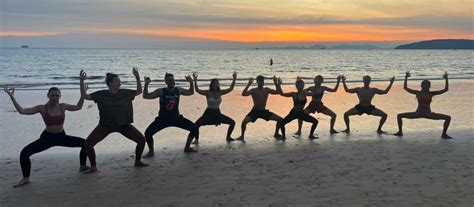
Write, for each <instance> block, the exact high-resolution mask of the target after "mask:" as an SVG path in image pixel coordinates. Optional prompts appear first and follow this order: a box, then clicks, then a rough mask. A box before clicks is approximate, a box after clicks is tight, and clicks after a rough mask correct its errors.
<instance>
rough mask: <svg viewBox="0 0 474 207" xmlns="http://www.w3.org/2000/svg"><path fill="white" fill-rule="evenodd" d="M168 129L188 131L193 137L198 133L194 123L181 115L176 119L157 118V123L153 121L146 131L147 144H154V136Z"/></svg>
mask: <svg viewBox="0 0 474 207" xmlns="http://www.w3.org/2000/svg"><path fill="white" fill-rule="evenodd" d="M167 127H179V128H181V129H185V130H188V131H189V133H190V136H193V137H194V136H195V134H196V131H197V130H196V128H195V127H194V123H193V122H192V121H190V120H188V119H186V118H184V117H183V116H182V115H179V117H176V118H168V117H156V119H155V121H153V122H152V123H151V124H150V126H148V127H147V128H146V130H145V138H146V142H148V143H153V135H155V134H156V133H158V132H159V131H160V130H162V129H164V128H167Z"/></svg>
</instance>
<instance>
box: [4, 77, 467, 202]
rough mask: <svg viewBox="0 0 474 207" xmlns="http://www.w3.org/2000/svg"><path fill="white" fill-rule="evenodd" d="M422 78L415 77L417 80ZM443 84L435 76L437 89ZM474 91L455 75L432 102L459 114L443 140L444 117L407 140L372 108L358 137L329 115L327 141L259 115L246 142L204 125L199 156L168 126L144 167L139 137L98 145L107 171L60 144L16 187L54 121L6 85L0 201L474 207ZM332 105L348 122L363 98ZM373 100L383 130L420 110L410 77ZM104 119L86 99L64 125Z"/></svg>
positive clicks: (283, 106)
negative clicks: (139, 161) (28, 152)
mask: <svg viewBox="0 0 474 207" xmlns="http://www.w3.org/2000/svg"><path fill="white" fill-rule="evenodd" d="M270 83H271V82H270V81H267V85H268V86H269V87H273V86H272V85H270ZM387 84H388V81H387V82H385V83H384V82H380V83H374V84H373V85H374V86H377V87H380V88H385V87H386V86H387ZM419 84H420V82H419V81H412V82H411V83H410V87H412V88H414V89H419ZM443 84H444V82H442V81H434V82H433V83H432V90H439V89H442V88H443V87H444V85H443ZM327 85H328V86H329V87H332V86H333V84H327ZM361 85H362V84H361V83H350V84H349V86H350V87H356V86H361ZM202 86H203V87H204V86H207V83H203V84H202ZM308 86H310V83H309V82H307V83H306V87H308ZM473 88H474V81H472V80H462V81H456V80H450V90H449V91H448V92H447V93H445V94H443V95H440V96H436V97H435V98H434V99H433V103H432V106H431V107H432V110H433V111H435V112H438V113H445V114H448V115H451V116H452V122H451V126H450V129H449V130H448V134H450V135H451V136H452V137H454V139H452V140H443V139H441V138H440V135H441V130H442V125H443V122H442V121H431V120H424V119H422V120H404V133H405V136H403V137H402V138H399V137H396V136H392V135H377V134H376V133H375V130H376V127H377V124H378V120H379V119H378V118H375V117H369V116H366V115H364V116H360V117H359V116H355V117H353V118H351V127H352V131H353V132H352V134H350V135H345V134H342V133H339V134H336V135H332V136H331V135H329V133H328V132H329V117H327V116H324V115H321V114H316V115H314V116H315V117H317V118H318V119H319V121H320V124H319V125H318V128H317V130H316V132H317V133H318V135H319V137H320V138H319V139H317V140H313V141H311V140H309V139H308V138H306V137H307V136H308V131H309V124H305V125H304V126H303V135H302V136H301V137H295V136H293V133H294V132H295V131H296V121H295V122H292V123H290V124H289V125H287V136H288V139H287V140H286V141H285V142H282V141H276V140H275V139H273V138H272V132H273V130H274V127H275V122H264V121H262V120H258V121H257V122H256V123H255V124H250V125H248V127H247V135H246V139H247V142H246V143H241V142H234V143H230V144H227V143H226V142H225V132H226V130H227V127H225V126H219V127H214V126H206V127H204V128H201V142H200V145H199V146H198V147H197V149H198V150H199V152H198V153H193V154H184V153H183V152H182V149H183V146H184V142H185V137H186V135H187V133H186V132H185V131H183V130H180V129H176V128H168V129H165V130H163V131H161V132H159V133H158V134H156V135H155V147H156V152H157V154H156V156H155V157H154V158H151V159H145V160H144V161H145V162H147V163H149V164H150V165H151V166H150V167H146V168H134V167H133V166H132V165H133V161H134V157H133V155H134V153H133V151H134V144H133V142H131V141H129V140H127V139H126V138H124V137H121V136H120V135H118V134H112V135H110V136H109V137H108V138H107V139H106V140H104V141H103V142H101V143H99V144H98V145H97V146H96V148H95V149H96V152H97V163H98V167H99V170H100V171H99V172H97V173H94V174H88V175H86V174H82V173H80V172H78V168H79V166H78V164H79V163H78V162H79V161H78V157H79V155H78V154H79V149H74V148H61V147H55V148H51V149H49V150H47V151H45V152H42V153H39V154H36V155H34V156H32V180H33V183H31V184H29V185H27V186H24V187H22V188H13V187H12V186H13V185H14V184H15V183H16V182H17V181H19V180H20V179H21V170H20V165H19V161H18V158H19V152H20V151H21V149H22V148H23V147H24V146H25V145H27V144H28V143H30V142H32V141H34V140H35V139H37V138H38V136H39V134H40V133H41V131H42V130H43V129H44V124H43V122H42V120H41V116H40V115H35V116H22V115H19V114H18V113H17V112H15V111H14V107H13V104H12V103H11V101H10V100H9V98H8V96H7V95H6V94H5V93H2V94H1V95H0V97H1V98H0V114H1V117H2V122H1V123H0V125H1V126H0V134H2V138H1V139H0V152H1V155H0V165H1V167H0V206H98V205H102V206H466V207H469V206H474V154H473V153H472V152H473V149H474V124H473V123H474V109H473V107H472V103H473V101H474V92H473V91H472V89H473ZM241 90H242V89H241V88H239V89H236V90H235V91H234V92H232V93H231V94H229V95H227V96H225V97H224V98H223V103H222V106H221V110H222V112H223V113H224V114H226V115H228V116H230V117H232V118H233V119H234V120H235V121H236V122H237V127H236V129H235V130H234V133H233V136H234V137H237V136H239V135H240V122H241V121H242V119H243V118H244V116H245V115H246V114H247V113H248V112H249V111H250V109H251V107H252V105H251V98H250V97H242V96H241V95H240V92H241ZM285 90H286V91H293V90H295V89H294V87H293V86H291V87H289V88H286V89H285ZM89 92H91V91H89ZM16 94H17V100H18V101H19V102H20V103H21V104H22V106H24V107H27V106H33V105H35V104H42V103H44V102H46V91H17V92H16ZM62 94H63V98H62V101H63V102H67V103H75V102H76V101H77V99H78V98H79V90H77V91H72V90H71V91H70V90H67V91H63V92H62ZM323 101H324V103H325V105H326V106H328V107H329V108H331V109H333V111H335V112H336V114H337V115H338V118H337V121H336V130H343V129H344V122H343V119H342V116H343V113H344V112H345V111H346V110H347V109H349V108H351V107H353V106H354V105H355V104H357V97H356V95H353V94H347V93H345V92H344V91H343V88H342V85H341V87H340V88H339V91H338V92H337V93H332V94H326V95H325V97H324V99H323ZM373 103H374V105H375V106H377V107H378V108H380V109H382V110H384V111H385V112H386V113H387V114H388V115H389V117H388V120H387V122H386V124H385V126H384V129H385V130H386V131H388V132H390V133H394V132H396V131H397V123H396V114H397V113H401V112H409V111H414V110H415V109H416V99H415V97H414V96H413V95H410V94H408V93H406V92H405V91H403V88H402V82H396V83H395V84H394V86H393V88H392V90H391V91H390V93H389V94H387V95H384V96H376V97H375V98H374V101H373ZM185 104H186V105H185ZM205 104H206V103H205V97H203V96H199V95H194V96H191V97H183V98H182V101H181V106H180V111H181V113H182V114H183V115H184V116H185V117H187V118H189V119H190V120H192V121H195V120H196V119H197V118H199V117H200V116H201V114H202V113H203V111H204V109H205V106H206V105H205ZM291 106H292V101H291V99H290V98H283V97H279V96H271V98H270V99H269V103H268V105H267V108H268V109H270V110H271V111H273V112H275V113H276V114H278V115H280V116H285V115H286V114H287V113H288V112H289V110H290V108H291ZM134 112H135V116H134V117H135V123H134V125H135V126H136V127H137V128H138V129H139V130H140V131H142V132H143V131H144V130H145V129H146V127H147V126H148V124H149V123H150V122H151V121H152V120H153V119H154V117H155V116H156V115H157V112H158V100H143V99H142V98H141V97H137V98H136V100H135V102H134ZM97 122H98V111H97V107H96V105H95V104H94V103H93V102H91V101H87V102H86V103H85V104H84V107H83V109H82V110H81V111H78V112H69V113H67V114H66V123H65V126H64V128H65V130H66V132H67V133H68V134H71V135H75V136H79V137H87V135H88V134H89V133H90V132H91V130H92V129H93V127H94V126H95V125H96V124H97ZM145 151H146V150H145Z"/></svg>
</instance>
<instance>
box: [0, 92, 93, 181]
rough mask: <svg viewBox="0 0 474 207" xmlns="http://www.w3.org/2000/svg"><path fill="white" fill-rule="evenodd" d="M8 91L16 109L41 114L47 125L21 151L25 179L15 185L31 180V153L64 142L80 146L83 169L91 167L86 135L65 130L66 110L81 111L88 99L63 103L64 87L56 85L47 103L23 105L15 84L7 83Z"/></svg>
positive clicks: (49, 94) (68, 144)
mask: <svg viewBox="0 0 474 207" xmlns="http://www.w3.org/2000/svg"><path fill="white" fill-rule="evenodd" d="M4 90H5V92H6V93H7V94H8V95H9V96H10V98H11V100H12V102H13V105H14V106H15V109H16V110H17V111H18V113H20V114H24V115H33V114H37V113H39V114H41V116H42V117H43V121H44V123H45V125H46V128H45V130H44V131H43V132H42V133H41V136H40V138H39V139H37V140H36V141H34V142H32V143H30V144H28V145H27V146H26V147H25V148H23V149H22V150H21V153H20V165H21V171H22V173H23V179H21V180H20V182H18V183H17V184H16V185H14V186H13V187H20V186H23V185H26V184H28V183H30V182H31V178H30V172H31V161H30V157H31V156H32V155H34V154H36V153H39V152H42V151H44V150H47V149H49V148H50V147H55V146H62V147H80V148H81V151H80V153H79V163H80V167H79V171H84V170H87V169H89V167H88V166H87V165H86V159H87V154H86V152H85V151H84V139H83V138H79V137H73V136H70V135H66V132H64V128H63V126H64V120H65V117H66V115H65V112H66V111H78V110H81V108H82V105H83V104H84V99H83V98H82V97H81V98H80V99H79V101H78V102H77V104H76V105H70V104H67V103H60V102H59V99H60V98H61V91H60V90H59V88H56V87H52V88H50V89H49V90H48V94H47V96H48V99H49V100H48V102H46V104H44V105H37V106H34V107H32V108H23V107H22V106H21V105H20V104H19V103H18V102H17V101H16V99H15V88H9V87H7V86H5V88H4Z"/></svg>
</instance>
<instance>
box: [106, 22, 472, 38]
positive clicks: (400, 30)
mask: <svg viewBox="0 0 474 207" xmlns="http://www.w3.org/2000/svg"><path fill="white" fill-rule="evenodd" d="M100 31H102V32H111V33H125V34H134V35H146V36H167V37H181V38H191V39H206V40H219V41H231V42H356V41H374V42H376V41H412V40H422V39H423V40H424V39H439V38H470V39H472V38H474V34H471V33H463V32H458V31H452V30H441V29H417V28H410V27H395V26H369V25H319V26H312V25H307V26H290V25H279V26H270V27H257V28H254V29H185V28H170V29H101V30H100Z"/></svg>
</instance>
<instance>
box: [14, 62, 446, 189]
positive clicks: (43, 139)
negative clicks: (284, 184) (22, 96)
mask: <svg viewBox="0 0 474 207" xmlns="http://www.w3.org/2000/svg"><path fill="white" fill-rule="evenodd" d="M133 75H134V77H135V79H136V83H137V88H136V90H129V89H121V88H120V86H121V81H120V78H119V76H118V75H116V74H112V73H107V74H106V77H105V82H106V84H107V86H108V89H107V90H99V91H96V92H94V93H90V94H89V93H87V89H88V88H87V86H86V85H85V84H84V80H85V79H86V73H85V72H84V71H81V72H80V91H81V98H80V99H79V101H78V102H77V104H75V105H70V104H66V103H60V102H59V99H60V98H61V92H60V90H59V89H58V88H56V87H52V88H50V89H49V91H48V94H47V96H48V99H49V100H48V102H47V103H46V104H44V105H37V106H35V107H32V108H23V107H22V106H21V105H20V104H19V103H18V102H17V101H16V99H15V97H14V91H15V89H14V88H10V87H7V86H5V92H6V93H8V95H9V96H10V98H11V100H12V102H13V104H14V106H15V108H16V110H17V111H18V112H19V113H20V114H27V115H31V114H36V113H40V114H41V116H42V117H43V120H44V123H45V125H46V129H45V130H44V131H43V133H42V134H41V136H40V138H39V139H37V140H36V141H34V142H32V143H30V144H29V145H27V146H26V147H25V148H23V150H22V151H21V154H20V164H21V169H22V173H23V179H22V180H21V181H20V182H19V183H18V184H16V185H15V187H18V186H22V185H25V184H27V183H30V182H31V180H30V170H31V162H30V156H31V155H33V154H35V153H38V152H41V151H44V150H46V149H48V148H50V147H53V146H65V147H81V151H80V168H79V170H80V171H84V172H95V171H97V166H96V156H95V151H94V146H95V145H96V144H97V143H99V142H100V141H102V140H103V139H104V138H105V137H107V135H109V134H110V133H113V132H119V133H121V134H122V135H123V136H125V137H127V138H128V139H130V140H132V141H134V142H136V143H137V145H136V149H135V166H137V167H141V166H148V164H146V163H144V162H142V161H141V158H142V153H143V150H144V148H145V143H146V144H147V145H148V148H149V151H148V152H147V153H146V154H145V155H144V156H143V157H152V156H154V152H155V151H154V145H153V136H154V135H155V134H156V133H157V132H159V131H160V130H162V129H164V128H167V127H179V128H182V129H185V130H188V131H189V135H188V137H187V140H186V144H185V148H184V151H185V152H195V151H196V150H195V149H193V148H192V147H191V144H198V143H199V128H200V127H201V126H204V125H216V126H217V125H220V124H227V125H229V128H228V131H227V135H226V140H227V141H228V142H231V141H235V140H240V141H243V142H244V141H245V131H246V126H247V124H248V123H249V122H255V121H256V120H257V119H264V120H266V121H269V120H272V121H276V127H275V132H274V137H275V138H276V139H278V140H284V139H285V138H286V134H285V125H286V124H287V123H289V122H291V121H292V120H295V119H297V120H298V130H297V132H296V134H297V135H300V134H301V127H302V122H303V121H306V122H310V123H311V124H312V125H311V130H310V134H309V138H310V139H317V137H316V136H315V135H314V131H315V129H316V127H317V125H318V120H317V119H316V118H314V117H312V116H311V115H310V114H311V113H315V112H318V113H322V114H325V115H327V116H330V117H331V120H330V130H329V131H330V133H331V134H334V133H338V132H337V131H336V130H335V129H334V124H335V121H336V114H335V113H334V112H333V111H332V110H331V109H329V108H328V107H326V106H325V105H324V104H323V102H322V98H323V96H324V93H325V92H326V91H327V92H336V91H337V90H338V87H339V83H340V81H341V80H342V83H343V86H344V90H345V91H346V92H348V93H356V94H357V96H358V98H359V104H357V105H356V106H355V107H354V108H351V109H349V110H348V111H347V112H345V113H344V122H345V124H346V129H345V130H344V131H343V132H345V133H350V125H349V117H350V116H353V115H362V114H364V113H365V114H368V115H373V116H379V117H381V119H380V122H379V126H378V129H377V133H386V132H384V131H383V130H382V126H383V124H384V123H385V121H386V119H387V114H386V113H385V112H383V111H382V110H380V109H378V108H376V107H375V106H374V105H372V98H373V97H374V96H375V94H387V93H388V92H389V90H390V88H391V87H392V84H393V82H394V81H395V77H393V78H391V79H390V84H389V85H388V87H387V88H386V89H385V90H381V89H377V88H373V87H370V82H371V78H370V76H364V78H363V82H364V86H363V87H357V88H348V87H347V85H346V77H345V76H342V75H341V76H338V77H337V83H336V85H335V87H334V88H329V87H327V86H323V85H322V83H323V81H324V79H323V77H322V76H320V75H318V76H316V77H315V78H314V86H311V87H309V88H306V89H305V88H304V81H303V80H302V79H300V78H297V80H296V83H295V85H296V89H297V90H296V91H295V92H283V90H282V87H281V85H282V80H281V79H280V78H277V77H275V76H274V77H273V82H274V85H275V89H271V88H268V87H264V79H265V78H264V77H263V76H257V78H256V80H257V87H256V88H252V89H249V88H250V86H251V85H252V83H253V81H254V79H253V78H250V79H249V82H248V84H247V86H246V87H245V88H244V90H243V92H242V95H243V96H252V100H253V104H254V105H253V108H252V110H251V111H250V112H249V113H248V114H247V115H246V116H245V118H244V120H243V121H242V124H241V136H240V137H239V138H237V139H233V138H232V137H231V135H232V132H233V130H234V127H235V121H234V120H233V119H232V118H230V117H228V116H226V115H224V114H222V112H221V111H220V104H221V102H222V96H223V95H225V94H228V93H230V92H231V91H232V90H233V89H234V86H235V82H236V79H237V73H235V72H234V74H233V80H232V84H231V85H230V88H227V89H221V88H220V84H219V80H218V79H212V80H211V82H210V84H209V90H204V89H200V88H199V87H198V84H197V81H198V75H197V74H196V73H195V74H193V76H192V77H191V76H186V77H185V78H186V80H187V81H188V82H189V85H190V86H189V88H188V89H185V88H181V87H176V86H175V79H174V76H173V74H170V73H166V75H165V83H166V87H164V88H158V89H155V90H154V91H151V92H150V91H149V89H148V88H149V84H150V82H151V79H150V78H149V77H145V78H144V81H145V86H144V89H143V90H142V86H141V81H140V80H141V79H140V76H139V73H138V70H137V68H135V67H134V68H133ZM408 77H410V73H409V72H407V73H406V75H405V82H404V89H405V90H406V91H407V92H409V93H411V94H414V95H416V97H417V99H418V108H417V110H416V111H415V112H408V113H401V114H398V116H397V121H398V127H399V131H398V132H397V133H395V134H394V135H397V136H402V135H403V132H402V118H407V119H414V118H427V119H435V120H444V121H445V122H444V128H443V133H442V136H441V137H442V138H446V139H449V138H451V137H450V136H448V135H447V133H446V132H447V129H448V126H449V123H450V120H451V117H450V116H448V115H444V114H438V113H434V112H432V111H431V109H430V104H431V100H432V97H433V96H435V95H439V94H442V93H444V92H446V91H448V75H447V73H445V74H444V75H443V78H444V79H445V81H446V85H445V88H444V89H443V90H440V91H430V81H428V80H424V81H422V83H421V90H414V89H410V88H408V85H407V81H408ZM194 91H196V92H197V93H198V94H200V95H203V96H206V99H207V108H206V110H205V111H204V113H203V115H202V116H201V117H200V118H199V119H198V120H197V121H196V122H195V123H193V122H192V121H190V120H189V119H186V118H185V117H183V115H181V114H180V112H179V102H180V96H181V95H183V96H190V95H193V94H194ZM142 93H143V98H144V99H155V98H160V102H159V103H160V110H159V113H158V117H156V119H155V120H154V121H153V122H152V123H151V124H150V125H149V126H148V127H147V129H146V131H145V134H144V135H143V134H142V133H141V132H140V131H139V130H137V129H136V128H135V127H134V126H133V125H132V123H133V105H132V101H133V100H134V98H135V96H138V95H140V94H142ZM270 94H274V95H281V96H284V97H291V98H292V99H293V104H294V106H293V108H292V109H291V111H290V112H289V114H288V115H287V116H285V117H284V118H282V117H280V116H278V115H276V114H275V113H272V112H270V111H269V110H268V109H266V104H267V100H268V96H269V95H270ZM308 96H311V97H312V100H311V102H310V103H309V105H308V106H307V107H305V106H306V103H307V97H308ZM84 99H86V100H93V101H94V102H95V103H97V106H98V109H99V117H100V119H99V123H98V125H97V126H96V127H95V129H94V130H93V131H92V132H91V133H90V134H89V136H88V137H87V138H86V139H82V138H78V137H74V136H69V135H66V133H65V132H64V129H63V124H64V120H65V111H77V110H80V109H81V108H82V106H83V104H84ZM87 157H89V160H90V165H91V166H90V167H89V166H87V165H86V159H87Z"/></svg>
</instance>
